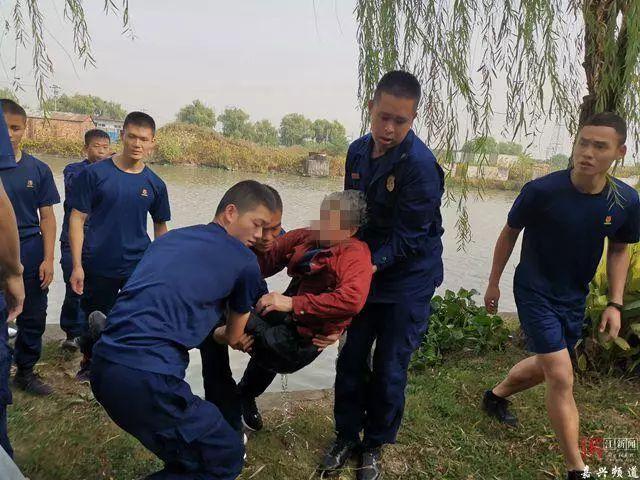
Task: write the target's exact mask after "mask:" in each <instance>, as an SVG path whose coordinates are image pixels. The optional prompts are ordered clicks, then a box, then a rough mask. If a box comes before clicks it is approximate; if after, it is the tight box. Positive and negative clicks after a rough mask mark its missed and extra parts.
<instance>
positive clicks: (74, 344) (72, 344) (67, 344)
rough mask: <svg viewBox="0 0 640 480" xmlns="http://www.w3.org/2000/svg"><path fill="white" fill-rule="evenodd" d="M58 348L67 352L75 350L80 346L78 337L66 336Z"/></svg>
mask: <svg viewBox="0 0 640 480" xmlns="http://www.w3.org/2000/svg"><path fill="white" fill-rule="evenodd" d="M60 348H62V349H63V350H66V351H68V352H75V351H76V350H78V349H79V348H80V337H72V338H67V339H66V340H65V341H64V342H62V344H61V345H60Z"/></svg>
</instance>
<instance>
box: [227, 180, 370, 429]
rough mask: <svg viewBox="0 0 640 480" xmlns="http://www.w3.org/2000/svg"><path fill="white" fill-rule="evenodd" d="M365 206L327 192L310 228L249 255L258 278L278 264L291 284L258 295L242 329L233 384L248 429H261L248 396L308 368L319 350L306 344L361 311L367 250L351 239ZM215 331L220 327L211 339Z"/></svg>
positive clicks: (352, 195) (350, 196)
mask: <svg viewBox="0 0 640 480" xmlns="http://www.w3.org/2000/svg"><path fill="white" fill-rule="evenodd" d="M365 209H366V202H365V200H364V198H363V196H362V194H361V193H360V192H358V191H356V190H347V191H344V192H337V193H332V194H331V195H329V196H327V197H326V198H325V199H324V200H323V202H322V205H321V208H320V220H319V221H315V222H312V225H311V228H301V229H298V230H292V231H291V232H288V233H286V234H285V235H283V236H281V237H279V238H278V239H277V240H276V241H275V243H274V245H273V248H271V249H270V250H268V251H266V252H257V254H258V263H259V264H260V270H261V272H262V275H263V276H264V277H265V278H266V277H269V276H271V275H273V274H274V273H276V272H278V271H280V270H282V269H283V268H285V267H286V268H287V273H288V274H289V276H291V277H292V278H293V281H292V282H291V284H290V285H289V287H288V288H287V291H285V292H284V293H283V294H281V293H277V292H271V293H268V294H266V295H264V296H262V298H260V300H259V301H258V303H257V305H256V312H255V314H252V315H251V318H250V320H249V323H248V324H247V328H246V332H247V333H249V334H251V335H253V337H254V344H253V351H252V358H251V360H250V362H249V365H248V366H247V369H246V370H245V373H244V375H243V377H242V380H241V382H240V384H239V385H238V386H239V389H240V394H241V396H242V400H243V401H242V406H243V412H242V414H243V415H242V416H243V421H244V423H245V425H246V426H247V427H248V428H250V429H252V430H260V429H261V428H262V418H261V416H260V412H259V411H258V409H257V407H256V404H255V398H256V397H258V396H259V395H261V394H262V393H263V392H264V391H265V390H266V389H267V387H268V386H269V385H270V384H271V382H272V381H273V379H274V378H275V376H276V374H278V373H293V372H295V371H298V370H300V369H301V368H303V367H305V366H307V365H309V364H310V363H311V362H312V361H313V360H315V358H316V357H318V355H320V353H321V349H319V348H318V346H316V345H314V343H313V342H312V339H313V338H314V337H316V336H318V335H322V336H325V337H328V336H334V335H339V334H341V333H342V332H343V331H344V330H345V329H346V328H347V326H348V325H349V323H350V322H351V319H352V318H353V317H354V316H355V315H356V314H358V313H359V312H360V310H361V309H362V307H363V306H364V303H365V301H366V298H367V295H368V293H369V286H370V284H371V277H372V272H373V267H372V265H371V252H370V251H369V247H368V246H367V245H366V244H365V243H364V242H362V241H360V240H358V239H356V238H355V237H354V235H355V233H356V232H357V231H358V228H359V227H360V226H361V224H362V223H363V219H364V212H365ZM223 332H224V327H220V328H219V329H218V330H217V331H216V336H217V335H221V334H223Z"/></svg>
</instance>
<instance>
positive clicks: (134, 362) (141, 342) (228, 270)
mask: <svg viewBox="0 0 640 480" xmlns="http://www.w3.org/2000/svg"><path fill="white" fill-rule="evenodd" d="M264 288H265V287H264V280H263V279H262V276H261V274H260V268H259V267H258V262H257V259H256V256H255V255H254V254H253V253H252V252H251V251H250V250H249V249H248V248H247V247H245V246H244V245H243V244H242V243H241V242H240V241H238V240H237V239H235V238H234V237H232V236H230V235H229V234H228V233H227V232H226V231H225V230H224V229H223V228H222V227H221V226H219V225H217V224H215V223H211V224H209V225H195V226H192V227H186V228H179V229H176V230H172V231H170V232H168V233H167V234H166V235H163V236H162V237H160V238H159V239H158V240H156V241H155V242H153V243H152V244H151V246H150V247H149V248H148V250H147V252H146V253H145V254H144V257H142V260H141V261H140V263H139V264H138V267H137V268H136V270H135V272H133V275H132V276H131V278H130V279H129V281H128V282H127V284H126V285H125V287H124V288H123V289H122V291H121V292H120V294H119V295H118V299H117V301H116V304H115V306H114V308H113V310H112V311H111V313H110V314H109V317H108V320H107V326H106V328H105V330H104V331H103V333H102V336H101V338H100V341H99V342H98V343H97V344H96V346H95V348H94V350H93V355H94V356H95V355H98V356H101V357H102V358H104V359H106V360H109V361H111V362H115V363H119V364H121V365H125V366H127V367H130V368H136V369H138V370H144V371H148V372H154V373H160V374H164V375H174V376H177V377H179V378H183V377H184V373H185V370H186V368H187V365H188V364H189V353H188V352H189V350H190V349H192V348H196V347H197V346H198V345H200V344H201V343H202V341H203V340H204V339H205V338H206V337H207V335H209V334H210V333H211V330H212V329H213V328H214V327H215V326H216V325H217V324H218V321H219V319H220V316H221V315H222V314H223V313H224V309H225V306H226V305H227V304H228V306H229V307H230V308H231V309H232V310H233V311H235V312H238V313H246V312H248V311H249V310H250V309H251V308H252V306H253V305H254V304H255V302H256V301H257V299H258V297H259V295H260V293H262V292H263V291H264Z"/></svg>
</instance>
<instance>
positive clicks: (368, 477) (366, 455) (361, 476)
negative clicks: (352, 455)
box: [356, 447, 382, 480]
mask: <svg viewBox="0 0 640 480" xmlns="http://www.w3.org/2000/svg"><path fill="white" fill-rule="evenodd" d="M381 458H382V448H380V447H376V448H365V449H364V450H362V454H361V456H360V464H359V465H358V472H357V473H356V479H357V480H378V479H380V478H382V465H380V459H381Z"/></svg>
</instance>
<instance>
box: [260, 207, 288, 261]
mask: <svg viewBox="0 0 640 480" xmlns="http://www.w3.org/2000/svg"><path fill="white" fill-rule="evenodd" d="M281 231H282V211H277V212H274V213H273V214H272V215H271V221H270V222H269V223H268V224H267V225H265V226H264V227H262V237H260V239H258V241H257V242H256V244H255V245H254V247H255V249H256V250H258V251H260V252H268V251H269V250H271V248H272V247H273V242H275V240H276V238H278V235H280V232H281Z"/></svg>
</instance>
